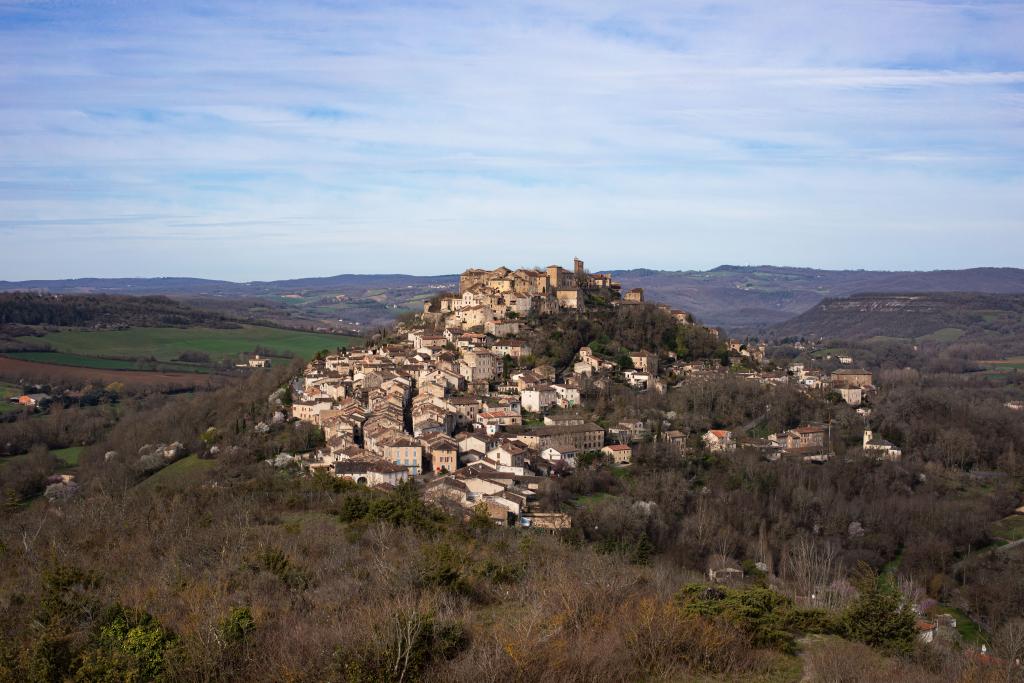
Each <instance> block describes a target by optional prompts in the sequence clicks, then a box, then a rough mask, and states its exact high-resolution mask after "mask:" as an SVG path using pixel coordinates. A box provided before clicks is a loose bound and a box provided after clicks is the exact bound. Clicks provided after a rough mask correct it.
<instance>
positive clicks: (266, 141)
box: [0, 0, 1024, 280]
mask: <svg viewBox="0 0 1024 683" xmlns="http://www.w3.org/2000/svg"><path fill="white" fill-rule="evenodd" d="M1022 36H1024V2H1010V1H1004V2H1000V1H998V0H992V1H986V2H970V1H966V0H963V1H958V2H955V1H952V0H950V1H934V2H929V1H925V0H854V1H849V2H847V1H844V0H827V1H826V0H818V1H806V2H805V1H796V0H773V1H772V2H765V1H764V0H751V1H749V2H747V1H737V2H696V1H694V2H687V1H686V0H673V1H670V2H629V3H626V2H621V3H620V2H606V1H604V0H564V1H562V2H550V3H526V2H502V1H501V0H488V1H487V2H465V3H462V2H454V1H453V2H437V3H434V2H405V3H402V2H365V3H363V2H348V3H345V2H302V1H294V0H290V1H288V2H276V1H275V0H264V1H261V2H253V3H237V2H194V3H192V2H175V1H174V0H166V1H163V0H162V1H161V2H131V1H128V0H106V1H92V0H28V1H24V2H22V1H11V0H0V279H27V278H50V277H78V276H156V275H189V276H199V277H216V278H227V279H234V280H255V279H261V280H265V279H277V278H285V277H305V276H312V275H328V274H335V273H346V272H362V273H367V272H407V273H416V274H432V273H447V272H456V271H459V270H461V269H463V268H464V267H466V266H468V265H479V266H495V265H499V264H502V263H505V264H507V265H509V266H516V265H537V264H539V265H543V264H546V263H548V262H552V261H560V262H568V261H569V260H570V259H571V258H572V257H573V256H579V257H581V258H584V259H585V260H586V261H587V262H588V264H590V265H593V266H594V267H601V268H612V267H623V268H624V267H650V268H667V269H698V268H699V269H703V268H708V267H713V266H716V265H719V264H722V263H734V264H762V263H771V264H778V265H804V266H815V267H824V268H871V269H874V268H878V269H931V268H947V267H967V266H977V265H1011V266H1024V40H1022V38H1021V37H1022Z"/></svg>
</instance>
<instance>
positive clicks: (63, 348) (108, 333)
mask: <svg viewBox="0 0 1024 683" xmlns="http://www.w3.org/2000/svg"><path fill="white" fill-rule="evenodd" d="M28 339H29V338H26V339H25V340H28ZM42 339H43V341H45V342H47V343H49V344H50V345H51V346H52V347H53V348H55V349H56V350H57V351H58V352H61V353H64V354H72V355H73V356H75V357H79V358H80V357H82V356H91V357H94V358H93V360H96V361H102V360H103V359H101V358H96V357H112V356H113V357H123V358H138V357H145V358H148V357H153V358H156V359H157V360H158V361H162V362H165V363H167V362H171V361H173V360H174V359H176V358H177V357H178V356H179V355H180V354H181V353H183V352H185V351H199V352H202V353H206V354H209V356H210V357H211V359H213V360H215V361H216V360H222V359H224V358H235V357H237V356H238V354H240V353H243V352H252V351H253V350H255V349H256V347H262V348H265V349H268V350H269V351H272V352H273V353H270V354H269V355H274V354H278V353H281V354H294V355H295V356H299V357H302V358H310V357H311V356H313V355H314V354H315V353H316V352H318V351H320V350H322V349H334V348H337V347H338V346H352V345H354V344H357V343H359V342H360V341H361V340H360V339H359V338H358V337H345V336H341V335H332V334H319V333H314V332H302V331H299V330H283V329H278V328H273V327H259V326H255V325H243V326H241V327H239V328H234V329H215V328H204V327H190V328H178V327H137V328H132V329H128V330H98V331H89V330H65V331H62V332H54V333H52V334H48V335H46V336H45V337H43V338H42ZM33 340H38V338H33ZM10 355H14V354H10ZM49 355H51V354H41V356H49ZM41 359H42V358H39V359H37V358H33V359H32V360H41ZM105 362H108V363H112V364H117V363H121V364H122V365H121V366H114V365H90V366H85V367H102V368H107V369H133V368H134V363H132V362H131V361H105ZM67 364H70V363H67ZM178 369H180V368H175V370H178Z"/></svg>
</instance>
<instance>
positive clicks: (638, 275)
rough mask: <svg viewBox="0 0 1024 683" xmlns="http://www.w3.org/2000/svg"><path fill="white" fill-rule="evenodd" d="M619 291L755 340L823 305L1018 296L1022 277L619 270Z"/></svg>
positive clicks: (999, 273) (972, 272) (980, 271)
mask: <svg viewBox="0 0 1024 683" xmlns="http://www.w3.org/2000/svg"><path fill="white" fill-rule="evenodd" d="M612 275H613V276H614V277H615V278H616V279H617V280H618V281H620V282H621V283H622V285H623V287H629V288H632V287H643V288H644V291H645V293H646V296H647V298H649V299H651V300H654V301H662V302H664V303H667V304H670V305H672V306H674V307H678V308H682V309H684V310H687V311H689V312H691V313H693V314H694V315H695V316H697V317H698V318H699V319H701V320H702V321H704V322H706V323H710V324H712V325H720V326H722V327H725V328H727V329H730V330H734V331H736V332H748V333H753V332H757V331H759V330H764V329H766V328H768V327H770V326H772V325H777V324H779V323H782V322H784V321H786V320H789V319H790V318H793V317H794V316H797V315H799V314H801V313H803V312H804V311H807V310H810V309H811V308H813V307H814V306H815V305H816V304H817V303H818V302H820V301H822V300H823V299H825V298H828V297H832V298H836V297H846V296H850V295H853V294H859V293H865V292H891V293H902V292H919V293H920V292H982V293H993V294H1001V293H1006V294H1019V293H1024V270H1022V269H1019V268H970V269H965V270H933V271H870V270H817V269H814V268H793V267H785V266H729V265H726V266H719V267H717V268H714V269H712V270H708V271H649V270H646V269H640V270H622V271H613V272H612Z"/></svg>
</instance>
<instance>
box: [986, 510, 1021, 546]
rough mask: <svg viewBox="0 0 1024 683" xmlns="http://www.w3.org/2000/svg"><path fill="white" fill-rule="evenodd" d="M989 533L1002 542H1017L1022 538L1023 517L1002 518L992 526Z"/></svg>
mask: <svg viewBox="0 0 1024 683" xmlns="http://www.w3.org/2000/svg"><path fill="white" fill-rule="evenodd" d="M989 533H990V534H992V536H993V537H995V538H1001V539H1003V540H1004V541H1019V540H1020V539H1022V538H1024V515H1010V516H1009V517H1004V518H1003V519H1001V520H999V521H998V522H996V523H995V524H993V525H992V528H991V529H990V530H989Z"/></svg>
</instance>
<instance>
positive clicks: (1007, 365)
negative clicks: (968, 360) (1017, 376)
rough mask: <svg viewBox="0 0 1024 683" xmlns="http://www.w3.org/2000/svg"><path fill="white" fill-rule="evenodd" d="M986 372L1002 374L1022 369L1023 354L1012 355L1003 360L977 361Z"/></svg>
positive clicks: (1023, 362)
mask: <svg viewBox="0 0 1024 683" xmlns="http://www.w3.org/2000/svg"><path fill="white" fill-rule="evenodd" d="M979 362H980V363H981V364H982V365H983V366H984V367H985V369H986V370H987V371H988V372H991V373H996V374H1003V373H1008V372H1016V371H1019V370H1024V356H1013V357H1011V358H1006V359H1003V360H983V361H979Z"/></svg>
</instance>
